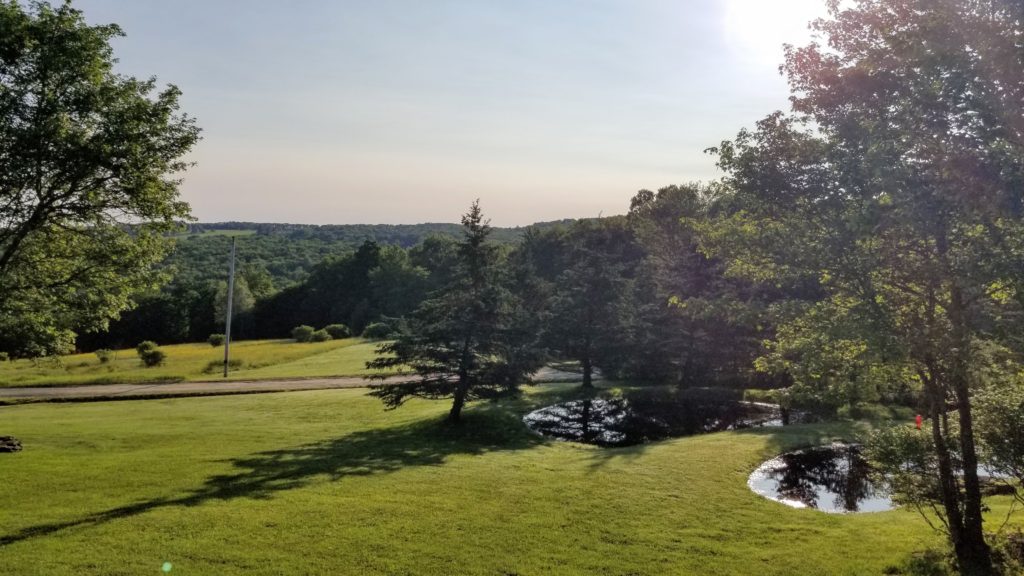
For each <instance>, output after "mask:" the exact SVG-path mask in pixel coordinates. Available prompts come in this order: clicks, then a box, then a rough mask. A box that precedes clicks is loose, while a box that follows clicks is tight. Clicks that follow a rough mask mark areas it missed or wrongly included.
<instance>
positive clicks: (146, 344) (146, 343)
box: [135, 340, 157, 356]
mask: <svg viewBox="0 0 1024 576" xmlns="http://www.w3.org/2000/svg"><path fill="white" fill-rule="evenodd" d="M156 349H157V344H156V342H153V341H152V340H143V341H142V342H139V345H138V346H136V347H135V351H136V352H138V353H139V356H142V355H143V354H145V353H146V352H148V351H149V350H156Z"/></svg>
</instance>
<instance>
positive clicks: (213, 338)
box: [206, 334, 225, 348]
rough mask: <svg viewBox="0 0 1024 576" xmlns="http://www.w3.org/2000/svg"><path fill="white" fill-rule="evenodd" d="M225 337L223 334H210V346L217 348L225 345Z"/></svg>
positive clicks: (208, 340) (208, 339)
mask: <svg viewBox="0 0 1024 576" xmlns="http://www.w3.org/2000/svg"><path fill="white" fill-rule="evenodd" d="M224 340H225V337H224V335H223V334H210V337H209V338H207V339H206V341H207V342H209V343H210V346H213V347H214V348H216V347H217V346H223V345H224Z"/></svg>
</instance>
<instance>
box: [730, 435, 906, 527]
mask: <svg viewBox="0 0 1024 576" xmlns="http://www.w3.org/2000/svg"><path fill="white" fill-rule="evenodd" d="M870 472H871V468H870V466H869V465H868V463H867V461H866V460H865V459H864V457H863V456H862V455H861V449H860V447H859V446H857V445H853V444H832V445H830V446H822V447H818V448H810V449H807V450H799V451H797V452H790V453H788V454H783V455H782V456H779V457H777V458H773V459H771V460H769V461H767V462H765V463H764V464H762V465H761V466H760V467H759V468H758V469H757V470H755V471H754V473H753V474H751V475H750V480H749V481H748V484H749V485H750V488H751V489H752V490H754V492H757V493H758V494H761V495H762V496H765V497H767V498H771V499H772V500H777V501H779V502H782V503H783V504H788V505H790V506H793V507H796V508H805V507H806V508H816V509H818V510H821V511H824V512H881V511H883V510H891V509H892V508H893V507H894V506H893V503H892V500H891V499H890V498H889V495H888V494H887V493H886V492H885V491H884V490H882V489H881V488H880V487H876V486H875V485H874V484H872V482H871V479H870V477H869V475H870Z"/></svg>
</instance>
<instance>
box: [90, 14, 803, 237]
mask: <svg viewBox="0 0 1024 576" xmlns="http://www.w3.org/2000/svg"><path fill="white" fill-rule="evenodd" d="M75 5H76V6H77V7H78V8H80V9H82V10H83V11H84V12H85V15H86V18H87V19H88V20H89V21H90V22H93V23H108V22H116V23H118V24H120V25H121V26H122V27H123V28H124V30H125V32H126V33H127V37H126V38H123V39H119V40H117V41H116V43H115V45H114V49H115V52H116V55H117V56H118V57H119V58H120V60H121V65H120V70H121V71H122V72H125V73H128V74H132V75H136V76H151V75H155V76H157V78H158V80H159V81H160V82H161V83H174V84H177V85H178V86H179V87H180V88H181V89H182V90H183V92H184V96H183V99H182V104H183V108H184V110H185V111H186V112H188V113H189V114H191V115H192V116H194V117H196V118H197V120H198V123H199V125H200V126H201V127H202V128H203V140H202V142H200V143H199V145H198V146H197V147H196V150H195V153H194V154H193V156H194V160H195V161H196V162H198V165H197V166H196V167H195V168H193V169H192V170H190V171H189V172H188V173H187V174H186V176H185V182H184V185H183V187H182V194H183V197H184V198H185V199H186V200H187V201H189V202H190V203H191V204H192V207H193V212H194V214H195V216H196V217H198V218H199V219H200V220H202V221H206V222H210V221H224V220H249V221H261V222H301V223H313V224H330V223H337V224H344V223H416V222H438V221H443V222H452V221H457V220H458V217H459V215H460V214H461V213H462V212H464V211H465V209H466V207H467V206H468V205H469V203H470V202H471V201H472V200H473V199H474V198H480V199H481V203H482V206H483V208H484V211H485V213H486V214H487V215H488V216H489V217H491V219H492V221H493V223H494V224H496V225H503V226H504V225H517V224H528V223H531V222H535V221H541V220H554V219H559V218H571V217H585V216H596V215H598V214H599V213H604V214H605V215H608V214H619V213H623V212H625V211H626V209H627V208H628V204H629V198H630V197H631V196H632V195H633V194H634V193H635V192H636V191H637V190H639V189H641V188H650V189H656V188H658V187H661V186H665V185H668V184H673V183H683V182H688V181H691V180H698V179H710V178H715V177H717V173H716V169H715V167H714V160H713V158H711V157H709V156H707V155H706V154H704V153H703V150H704V149H705V148H707V147H709V146H713V145H716V144H717V143H718V142H719V141H721V140H722V139H724V138H730V137H732V136H733V135H735V133H736V132H737V131H738V130H739V129H740V128H741V127H744V126H748V127H749V126H752V125H753V123H754V122H756V121H757V120H758V119H760V118H761V117H763V116H764V115H766V114H768V113H769V112H771V111H772V110H775V109H779V108H785V107H786V106H787V100H786V98H787V90H786V85H785V82H784V81H783V79H782V78H780V77H779V75H778V72H777V66H778V64H779V63H780V62H781V60H782V49H781V44H782V43H783V42H787V41H788V42H802V41H805V40H806V38H807V32H806V22H807V21H808V20H809V19H811V18H813V17H814V16H815V15H818V14H819V13H820V12H823V8H822V7H821V2H820V1H819V0H675V1H667V0H665V1H662V0H515V1H510V0H408V1H406V0H360V1H340V0H304V1H300V0H295V1H292V2H283V1H281V0H276V1H273V2H266V1H256V0H245V1H243V0H235V1H227V0H77V1H76V2H75Z"/></svg>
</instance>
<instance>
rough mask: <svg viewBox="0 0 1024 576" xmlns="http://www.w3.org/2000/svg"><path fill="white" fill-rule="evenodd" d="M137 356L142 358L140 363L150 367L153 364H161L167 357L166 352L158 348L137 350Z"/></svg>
mask: <svg viewBox="0 0 1024 576" xmlns="http://www.w3.org/2000/svg"><path fill="white" fill-rule="evenodd" d="M139 358H141V359H142V364H143V365H144V366H146V367H147V368H152V367H153V366H159V365H161V364H163V363H164V360H166V359H167V354H164V351H163V350H161V349H159V348H152V349H149V350H145V351H141V352H139Z"/></svg>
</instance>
